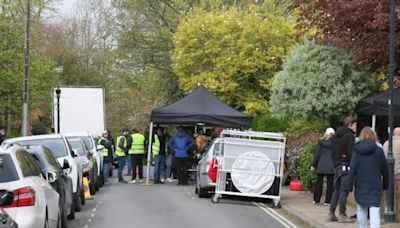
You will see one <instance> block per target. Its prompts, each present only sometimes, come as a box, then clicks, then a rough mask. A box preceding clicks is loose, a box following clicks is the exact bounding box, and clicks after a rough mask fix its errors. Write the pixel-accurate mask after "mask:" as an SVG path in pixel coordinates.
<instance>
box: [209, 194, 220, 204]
mask: <svg viewBox="0 0 400 228" xmlns="http://www.w3.org/2000/svg"><path fill="white" fill-rule="evenodd" d="M220 200H221V195H219V194H213V195H212V196H211V202H213V203H219V201H220Z"/></svg>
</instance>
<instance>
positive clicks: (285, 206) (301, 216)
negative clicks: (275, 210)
mask: <svg viewBox="0 0 400 228" xmlns="http://www.w3.org/2000/svg"><path fill="white" fill-rule="evenodd" d="M312 201H313V196H312V193H311V192H305V191H301V192H291V191H290V190H289V188H288V186H284V187H283V188H282V194H281V204H282V210H283V212H284V213H285V214H287V215H289V216H291V217H292V218H293V219H294V220H296V221H298V222H297V224H299V225H301V226H303V227H315V228H354V227H357V222H355V223H338V222H328V221H327V218H328V212H329V206H324V204H313V203H312ZM355 213H356V209H355V208H353V207H350V206H347V214H348V215H354V214H355ZM336 214H338V212H337V213H336ZM381 227H382V228H399V227H400V223H394V224H383V223H382V225H381Z"/></svg>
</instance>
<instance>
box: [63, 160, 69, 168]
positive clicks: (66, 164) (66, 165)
mask: <svg viewBox="0 0 400 228" xmlns="http://www.w3.org/2000/svg"><path fill="white" fill-rule="evenodd" d="M62 169H63V170H65V169H69V162H68V160H67V159H64V163H63V166H62Z"/></svg>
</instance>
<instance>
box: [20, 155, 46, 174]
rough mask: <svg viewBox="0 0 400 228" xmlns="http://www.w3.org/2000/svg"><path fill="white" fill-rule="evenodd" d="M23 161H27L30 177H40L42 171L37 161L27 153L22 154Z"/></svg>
mask: <svg viewBox="0 0 400 228" xmlns="http://www.w3.org/2000/svg"><path fill="white" fill-rule="evenodd" d="M24 156H25V159H26V160H27V162H28V164H29V166H30V167H31V176H42V170H41V169H40V167H39V165H38V161H36V159H35V158H33V156H32V155H31V154H29V153H28V152H25V153H24Z"/></svg>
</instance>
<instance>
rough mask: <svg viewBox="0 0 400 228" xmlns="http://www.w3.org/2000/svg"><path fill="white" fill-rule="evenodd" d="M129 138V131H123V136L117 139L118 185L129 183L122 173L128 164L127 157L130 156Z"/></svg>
mask: <svg viewBox="0 0 400 228" xmlns="http://www.w3.org/2000/svg"><path fill="white" fill-rule="evenodd" d="M127 136H129V129H126V128H125V129H124V130H123V135H121V136H118V138H117V149H116V152H115V153H116V155H117V157H118V183H127V182H126V181H125V180H124V178H122V171H123V170H124V167H125V164H126V155H127V154H128V151H129V149H128V147H127V145H128V140H127Z"/></svg>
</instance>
